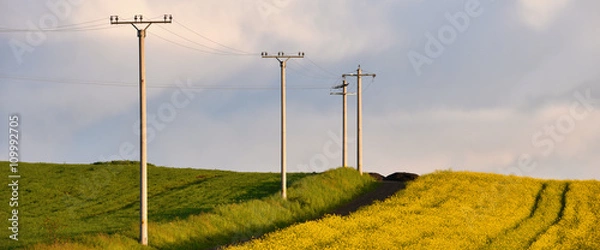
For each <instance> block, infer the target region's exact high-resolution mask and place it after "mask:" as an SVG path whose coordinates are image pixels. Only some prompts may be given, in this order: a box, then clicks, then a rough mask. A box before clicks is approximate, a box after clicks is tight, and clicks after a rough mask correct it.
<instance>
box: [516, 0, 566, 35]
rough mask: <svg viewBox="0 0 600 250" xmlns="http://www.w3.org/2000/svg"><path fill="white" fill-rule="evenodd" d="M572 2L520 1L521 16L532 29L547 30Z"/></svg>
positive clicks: (559, 0)
mask: <svg viewBox="0 0 600 250" xmlns="http://www.w3.org/2000/svg"><path fill="white" fill-rule="evenodd" d="M570 2H571V1H570V0H553V1H545V0H520V1H519V14H520V16H521V18H522V20H523V22H524V23H525V24H526V25H527V26H529V27H530V28H532V29H534V30H545V29H547V28H548V26H549V25H551V24H552V23H553V21H554V20H555V19H556V18H557V17H558V16H559V15H560V14H561V11H562V10H564V9H565V7H566V6H567V5H568V4H569V3H570Z"/></svg>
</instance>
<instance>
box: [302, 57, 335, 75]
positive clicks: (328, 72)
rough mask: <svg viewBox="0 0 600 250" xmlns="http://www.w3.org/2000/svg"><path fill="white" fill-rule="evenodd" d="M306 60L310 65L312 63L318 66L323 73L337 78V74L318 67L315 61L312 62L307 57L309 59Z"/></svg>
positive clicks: (318, 66)
mask: <svg viewBox="0 0 600 250" xmlns="http://www.w3.org/2000/svg"><path fill="white" fill-rule="evenodd" d="M306 60H307V61H308V62H309V63H312V64H313V65H315V66H317V68H319V69H320V70H321V71H323V72H325V73H327V74H328V75H330V76H336V74H335V73H333V72H331V71H329V70H327V69H325V68H323V67H321V66H320V65H318V64H317V63H316V62H314V61H313V60H311V59H310V58H308V57H307V58H306Z"/></svg>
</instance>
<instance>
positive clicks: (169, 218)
mask: <svg viewBox="0 0 600 250" xmlns="http://www.w3.org/2000/svg"><path fill="white" fill-rule="evenodd" d="M0 164H5V165H8V163H6V162H0ZM19 172H20V174H21V176H22V177H21V179H20V180H19V190H18V192H19V194H18V195H19V207H18V209H19V214H18V216H19V232H18V233H19V241H13V240H10V239H8V235H9V234H10V231H9V230H6V229H5V231H4V232H5V233H4V234H5V237H4V239H2V240H0V249H15V248H23V247H27V248H30V247H31V246H33V245H35V247H34V249H140V246H139V245H138V244H137V233H138V223H139V221H138V220H139V205H138V204H139V203H138V202H139V200H138V199H139V165H138V163H136V162H112V163H102V164H91V165H90V164H78V165H71V164H66V165H65V164H44V163H20V167H19ZM9 181H10V180H9V179H7V182H9ZM373 184H374V182H373V181H372V180H371V179H370V178H368V177H365V176H362V177H361V176H360V175H358V173H357V172H356V171H353V170H350V169H338V170H334V171H328V172H326V173H323V174H306V173H289V174H288V186H289V190H288V198H289V199H288V201H283V200H282V199H281V198H280V196H279V195H278V194H279V190H280V175H279V174H278V173H239V172H229V171H217V170H200V169H174V168H165V167H155V166H149V168H148V185H149V187H148V191H149V194H148V195H149V205H148V206H149V207H148V211H149V241H150V245H151V247H149V248H150V249H152V248H158V249H181V248H184V249H203V248H210V247H214V246H218V245H222V244H229V243H232V242H236V241H240V240H246V239H249V238H251V237H258V236H260V235H262V234H263V233H265V232H269V231H273V230H275V229H276V228H281V227H285V226H288V225H290V224H292V223H295V222H297V221H304V220H307V219H314V218H316V217H318V216H321V215H322V214H323V213H324V212H326V211H328V210H331V209H332V206H337V205H339V204H342V203H344V202H347V201H348V200H349V199H352V198H353V197H354V196H356V195H358V194H360V193H361V192H364V191H366V190H369V189H370V188H371V187H372V185H373ZM5 185H6V184H5ZM0 195H1V196H2V197H7V198H6V202H8V201H9V199H8V198H9V197H10V196H11V190H10V187H6V188H2V189H0ZM5 204H6V205H5V206H4V208H0V218H5V220H6V219H7V218H10V217H11V215H10V212H11V208H10V207H9V206H8V204H7V203H5ZM9 224H10V222H6V223H5V225H9Z"/></svg>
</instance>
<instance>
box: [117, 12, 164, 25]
mask: <svg viewBox="0 0 600 250" xmlns="http://www.w3.org/2000/svg"><path fill="white" fill-rule="evenodd" d="M143 19H144V17H143V16H142V15H135V16H133V21H119V16H117V15H113V16H110V24H134V25H135V24H153V23H171V22H173V16H172V15H171V14H165V15H164V16H163V20H154V21H144V20H143Z"/></svg>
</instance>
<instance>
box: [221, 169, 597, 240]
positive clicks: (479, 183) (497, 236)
mask: <svg viewBox="0 0 600 250" xmlns="http://www.w3.org/2000/svg"><path fill="white" fill-rule="evenodd" d="M230 249H600V182H598V181H553V180H538V179H532V178H522V177H514V176H502V175H495V174H483V173H469V172H450V171H441V172H436V173H433V174H429V175H425V176H422V177H420V178H419V179H417V180H416V181H414V182H412V183H410V184H409V185H408V186H407V188H406V189H405V190H402V191H400V192H398V193H396V195H394V196H393V197H391V198H389V199H387V200H386V201H384V202H379V203H376V204H374V205H371V206H368V207H365V208H364V209H361V210H359V211H357V212H355V213H353V214H351V215H350V216H347V217H340V216H328V217H326V218H323V219H321V220H318V221H310V222H306V223H302V224H298V225H295V226H292V227H289V228H285V229H283V230H280V231H277V232H274V233H271V234H268V235H266V236H265V237H262V238H260V239H256V240H253V241H250V242H247V243H246V244H243V245H238V246H232V247H230Z"/></svg>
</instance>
